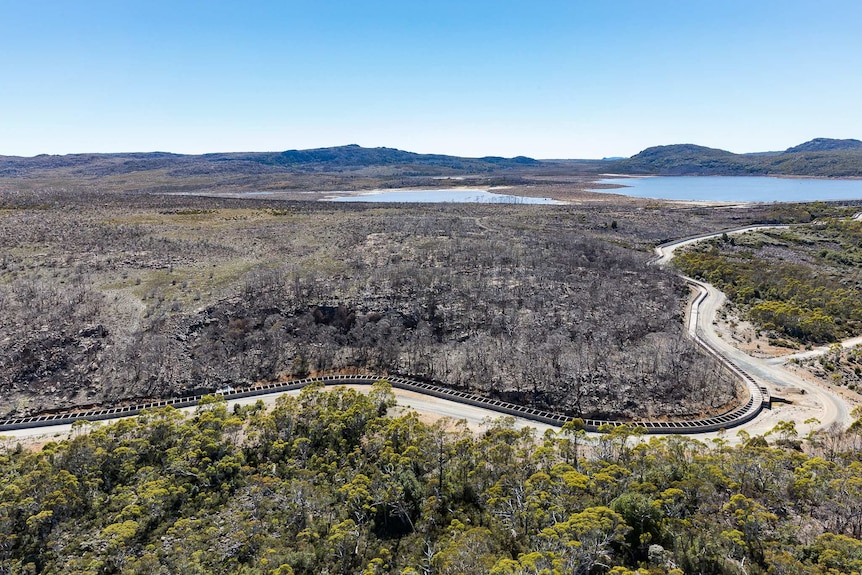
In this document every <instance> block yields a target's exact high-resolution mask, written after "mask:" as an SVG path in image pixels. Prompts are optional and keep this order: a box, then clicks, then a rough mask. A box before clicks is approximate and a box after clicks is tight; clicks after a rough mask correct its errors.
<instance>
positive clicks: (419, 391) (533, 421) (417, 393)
mask: <svg viewBox="0 0 862 575" xmlns="http://www.w3.org/2000/svg"><path fill="white" fill-rule="evenodd" d="M781 227H788V226H749V227H746V228H738V229H734V230H726V231H720V232H716V233H711V234H704V235H701V236H695V237H689V238H684V239H681V240H677V241H673V242H669V243H666V244H663V245H661V246H658V247H657V248H656V254H657V257H656V259H655V260H653V263H654V264H656V265H667V264H669V263H670V261H671V260H672V259H673V255H674V252H675V251H676V250H677V249H680V248H682V247H685V246H688V245H691V244H693V243H695V242H699V241H703V240H707V239H710V238H714V237H718V236H721V235H723V234H727V235H733V234H740V233H744V232H749V231H756V230H762V229H769V228H772V229H774V228H781ZM685 279H686V281H687V282H689V284H690V285H691V286H692V287H693V288H694V289H695V290H696V291H697V292H698V293H697V296H696V297H694V298H693V299H692V300H691V301H690V307H689V312H688V314H687V315H688V319H689V322H688V329H689V333H690V335H691V336H692V338H693V339H694V340H695V341H696V342H697V343H699V344H700V345H701V346H703V347H704V348H705V349H706V351H707V353H710V354H711V355H713V356H715V357H716V358H718V359H719V360H720V361H722V362H723V363H724V364H725V365H726V366H727V367H728V368H729V369H731V370H732V371H734V372H735V373H736V374H737V375H738V376H740V377H741V378H742V380H743V381H744V382H745V383H746V384H747V386H748V394H749V396H750V400H749V401H748V403H747V404H746V405H744V406H742V407H741V408H738V409H736V410H734V411H733V412H731V413H729V414H727V415H725V416H719V417H716V418H709V419H707V420H702V421H696V422H689V424H688V425H686V424H674V423H670V424H668V423H651V422H643V423H642V424H643V425H645V426H647V427H648V428H649V431H650V433H651V434H656V435H666V434H679V433H685V434H688V435H691V436H694V437H697V438H699V439H704V440H709V439H712V438H716V437H719V436H721V437H725V438H726V439H728V440H731V441H734V438H733V437H732V436H726V435H725V432H724V431H717V430H718V429H719V428H724V427H728V428H729V427H733V429H734V431H739V430H744V431H745V432H747V433H748V434H750V435H761V434H764V433H766V432H767V431H769V430H770V429H772V428H773V427H774V426H775V425H776V424H777V423H778V422H779V421H792V422H793V423H795V424H796V428H797V430H798V431H799V432H800V434H804V433H806V432H807V431H809V430H810V429H812V428H815V427H818V428H819V427H828V426H830V425H833V424H837V425H840V426H842V427H846V426H848V425H849V424H850V423H852V417H851V415H850V409H849V408H848V405H847V402H846V401H845V400H844V399H843V398H842V397H840V396H839V395H838V394H836V393H835V392H834V391H832V390H829V389H827V388H826V387H825V386H822V385H819V384H816V383H812V382H808V381H806V380H804V379H802V378H801V377H799V376H797V375H795V374H793V373H791V372H789V371H788V370H787V369H785V367H784V363H785V362H786V357H785V358H782V359H778V360H776V359H772V358H771V359H758V358H754V357H751V356H749V355H748V354H746V353H745V352H743V351H741V350H739V349H736V348H735V347H733V346H732V345H730V344H729V343H728V342H726V341H725V340H723V339H722V338H721V337H720V336H719V334H718V333H717V332H716V331H715V328H714V321H715V317H716V313H717V311H718V310H719V308H720V307H721V306H722V304H723V303H724V301H725V296H724V294H723V293H722V292H721V291H719V290H718V289H716V288H715V287H714V286H712V285H710V284H707V283H705V282H701V281H698V280H695V279H693V278H687V277H686V278H685ZM324 379H326V380H327V381H326V383H328V384H339V383H342V384H347V385H357V384H365V385H364V387H365V389H367V383H369V382H370V381H362V380H363V379H367V380H370V379H371V377H365V378H363V377H362V376H355V377H350V376H329V377H327V378H324ZM389 379H390V380H393V392H394V394H395V397H396V400H397V401H398V404H399V409H412V410H415V411H417V412H419V413H420V414H421V415H423V416H425V417H430V418H441V417H448V418H452V419H456V420H459V419H464V420H466V421H467V424H468V426H469V427H471V428H474V429H481V428H482V427H484V426H486V425H487V422H488V420H490V419H494V418H497V417H499V416H500V415H501V413H504V414H507V415H512V416H513V417H514V418H515V426H516V427H519V428H520V427H533V428H536V429H538V430H539V431H540V432H543V431H544V430H546V429H558V428H559V427H560V425H561V424H562V422H563V421H565V418H563V417H562V416H559V415H556V414H551V413H546V412H540V411H538V410H534V409H530V408H525V407H523V406H515V405H512V404H504V403H503V402H494V401H490V400H486V399H481V398H476V397H475V396H470V395H469V394H464V393H461V392H452V391H450V390H444V389H442V388H439V387H436V386H433V385H428V384H422V383H418V382H415V381H412V380H410V379H406V378H398V377H396V378H389ZM395 380H397V381H395ZM302 385H304V383H298V382H294V383H291V384H273V385H271V386H268V387H267V388H264V389H257V390H254V391H250V390H246V391H242V392H237V393H232V394H228V395H227V400H228V403H229V405H231V406H232V405H233V404H240V405H244V404H251V403H255V402H256V401H258V400H263V401H264V402H265V403H273V402H274V401H275V399H276V398H277V397H278V396H279V395H282V394H284V393H299V388H301V387H302ZM269 390H271V391H269ZM790 394H792V402H789V403H788V402H787V396H788V395H790ZM770 395H771V396H777V397H779V398H781V401H780V402H779V403H776V402H773V405H774V408H773V409H761V407H762V406H764V405H769V401H770ZM194 404H196V400H195V398H185V399H176V400H168V401H162V402H156V404H153V405H151V406H152V407H158V406H160V405H175V406H176V407H178V408H180V409H185V410H193V409H195V407H194ZM491 404H493V405H491ZM143 407H147V406H143ZM97 411H98V410H97ZM128 416H133V413H128V414H126V415H124V414H123V413H122V410H103V411H102V412H99V413H97V416H96V417H91V419H97V420H104V421H114V420H116V419H121V418H123V417H128ZM54 418H56V420H57V423H56V424H55V423H53V421H54ZM62 418H63V416H50V417H47V418H46V417H42V418H29V419H32V420H33V421H32V422H31V421H22V422H19V423H17V424H15V425H5V426H2V425H0V429H2V428H4V427H5V429H4V430H3V431H0V434H2V435H3V436H6V437H10V438H12V439H13V440H14V439H23V438H29V439H31V440H32V439H33V438H43V439H51V438H57V437H65V436H67V435H68V434H69V433H70V432H71V430H72V425H71V424H70V423H69V422H68V417H66V419H67V420H66V421H62ZM725 422H726V423H727V425H725ZM3 423H8V422H0V424H3ZM587 423H588V429H595V428H596V427H598V425H600V424H602V423H605V422H601V421H592V420H588V421H587ZM610 423H616V422H610ZM736 440H738V438H737V439H736Z"/></svg>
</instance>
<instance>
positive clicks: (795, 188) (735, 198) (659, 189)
mask: <svg viewBox="0 0 862 575" xmlns="http://www.w3.org/2000/svg"><path fill="white" fill-rule="evenodd" d="M600 183H602V184H619V185H623V186H628V187H626V188H617V189H613V190H607V189H604V190H593V191H596V192H609V193H614V194H623V195H626V196H634V197H636V198H655V199H661V200H703V201H713V202H810V201H816V200H858V199H862V180H817V179H808V178H769V177H755V176H654V177H648V178H610V179H606V180H601V181H600Z"/></svg>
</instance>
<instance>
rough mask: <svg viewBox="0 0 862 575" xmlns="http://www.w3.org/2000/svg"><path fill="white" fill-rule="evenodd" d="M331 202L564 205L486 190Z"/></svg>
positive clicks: (385, 194) (393, 193)
mask: <svg viewBox="0 0 862 575" xmlns="http://www.w3.org/2000/svg"><path fill="white" fill-rule="evenodd" d="M328 201H330V202H431V203H441V202H457V203H480V204H562V203H563V202H558V201H556V200H552V199H550V198H528V197H524V196H510V195H508V194H495V193H493V192H488V191H486V190H465V189H458V190H388V191H383V190H380V191H375V192H367V193H364V194H362V195H359V196H343V197H338V198H329V200H328Z"/></svg>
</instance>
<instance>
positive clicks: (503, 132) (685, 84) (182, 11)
mask: <svg viewBox="0 0 862 575" xmlns="http://www.w3.org/2000/svg"><path fill="white" fill-rule="evenodd" d="M0 7H2V10H0V111H1V112H0V114H2V115H0V154H5V155H24V156H29V155H35V154H39V153H52V154H58V153H71V152H118V151H155V150H161V151H170V152H181V153H200V152H215V151H263V150H286V149H293V148H313V147H322V146H334V145H342V144H350V143H356V144H360V145H363V146H389V147H396V148H401V149H406V150H410V151H415V152H434V153H449V154H458V155H466V156H483V155H503V156H513V155H527V156H532V157H537V158H596V157H603V156H616V155H621V156H627V155H631V154H634V153H637V152H638V151H640V150H641V149H643V148H645V147H648V146H651V145H657V144H671V143H697V144H702V145H707V146H712V147H719V148H724V149H729V150H731V151H734V152H751V151H763V150H774V149H784V148H787V147H789V146H791V145H795V144H798V143H801V142H803V141H805V140H809V139H811V138H814V137H821V136H822V137H835V138H860V139H862V72H860V70H862V28H860V27H862V1H860V0H818V1H816V2H815V1H814V0H805V1H801V0H745V1H740V0H710V1H707V0H703V1H701V0H678V1H662V0H622V1H611V0H589V1H587V0H566V1H555V0H554V1H542V0H532V1H530V2H528V1H507V0H494V1H485V0H480V1H475V0H459V1H449V0H444V1H421V0H399V1H379V2H371V1H364V0H354V1H349V2H348V1H326V0H318V1H293V0H277V1H276V0H246V1H242V2H240V1H237V2H231V3H226V2H222V3H220V2H213V1H211V0H210V1H207V2H197V1H182V0H171V1H163V0H146V1H138V0H110V1H88V0H79V1H74V2H73V1H69V0H60V1H44V0H26V1H25V0H0Z"/></svg>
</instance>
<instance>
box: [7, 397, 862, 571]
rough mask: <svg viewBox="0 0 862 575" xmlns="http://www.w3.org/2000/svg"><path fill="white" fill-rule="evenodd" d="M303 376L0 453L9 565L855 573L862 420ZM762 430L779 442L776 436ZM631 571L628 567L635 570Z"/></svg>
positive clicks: (861, 550) (860, 550)
mask: <svg viewBox="0 0 862 575" xmlns="http://www.w3.org/2000/svg"><path fill="white" fill-rule="evenodd" d="M392 404H393V401H392V396H391V393H390V392H389V390H388V386H387V385H386V384H385V383H379V384H377V385H376V386H375V387H374V389H373V390H372V391H371V392H370V393H369V394H368V395H364V394H360V393H358V392H355V391H351V390H347V389H335V390H333V391H330V392H324V391H323V390H322V388H320V387H309V388H306V389H305V390H303V391H302V393H301V394H300V395H299V396H298V397H297V396H283V397H282V398H280V399H279V400H278V402H277V405H276V407H275V408H274V409H272V410H271V411H267V410H266V409H265V408H264V407H263V405H262V404H261V403H258V404H257V405H254V406H250V407H237V408H234V409H233V410H228V409H227V408H226V405H225V404H224V403H223V402H221V401H218V400H216V399H215V398H209V399H207V400H205V401H204V402H202V404H201V405H200V407H199V408H198V409H197V412H196V413H195V414H194V415H193V416H191V417H183V416H182V415H181V414H180V413H179V412H177V411H175V410H173V409H170V408H167V409H164V410H159V411H155V412H151V413H147V414H144V415H142V416H141V417H139V418H136V419H128V420H124V421H121V422H118V423H116V424H113V425H110V426H98V425H96V426H94V425H91V424H86V425H83V426H76V427H75V428H74V429H73V431H72V432H71V436H70V438H69V439H66V440H62V441H60V442H58V443H49V444H47V445H45V446H44V448H43V449H42V450H41V451H40V452H38V453H29V452H26V451H23V450H21V449H20V448H16V447H15V446H14V443H13V442H11V441H8V440H7V441H6V442H5V443H3V444H2V448H0V472H2V488H0V573H3V574H7V573H8V574H11V573H41V574H46V575H47V574H53V573H63V574H67V573H69V574H70V573H87V574H113V573H124V574H125V573H127V574H132V573H134V574H136V575H137V574H162V573H215V574H228V573H231V574H232V573H242V574H248V575H251V574H280V575H285V574H289V573H295V574H297V575H301V574H308V575H312V574H314V575H318V574H324V573H329V574H336V573H338V574H353V573H362V574H363V575H374V574H383V573H396V574H402V575H406V574H419V573H422V574H425V575H431V574H435V575H437V574H439V575H455V574H464V575H472V574H477V575H478V574H487V573H492V574H495V575H516V574H518V575H521V574H524V575H526V574H536V573H543V574H548V575H554V574H570V573H575V574H582V575H589V574H600V573H613V574H615V575H635V573H637V574H638V575H642V574H644V573H648V574H653V575H659V574H681V573H703V574H728V575H736V574H740V573H747V574H750V575H758V574H765V573H789V574H803V573H806V574H815V575H827V574H828V575H834V574H839V573H854V572H859V571H860V569H862V541H860V540H859V537H860V535H862V503H860V502H862V461H860V457H859V453H860V452H859V448H860V446H862V434H860V429H862V426H860V425H859V424H858V422H857V424H854V425H853V426H852V427H851V428H850V429H849V430H848V431H847V432H840V431H835V430H832V431H829V432H814V433H811V434H808V435H807V436H805V437H799V436H798V434H797V430H796V429H795V428H794V427H793V426H792V425H791V424H786V423H782V424H780V425H779V426H777V427H776V428H775V429H774V430H773V431H772V432H771V433H770V434H768V435H767V437H760V436H757V437H748V436H745V437H744V438H743V439H744V441H743V443H742V444H741V445H739V446H730V445H728V444H727V443H726V442H725V441H724V440H722V439H718V440H715V441H714V442H713V444H712V445H706V444H704V443H701V442H698V441H696V440H692V439H688V438H683V437H669V438H664V439H652V440H650V441H636V437H635V436H636V434H637V431H638V430H636V429H630V428H625V427H622V428H616V429H615V430H613V431H612V432H611V433H609V434H606V435H602V436H599V437H593V438H590V437H587V436H586V435H584V434H583V432H582V431H579V430H578V426H577V422H574V423H573V424H570V425H569V426H567V427H566V428H564V429H563V430H561V431H560V432H558V433H552V432H548V433H546V434H545V435H543V436H541V437H537V436H536V435H535V434H534V433H533V432H532V431H530V430H517V429H515V428H513V427H512V426H511V423H510V422H507V421H506V420H500V421H498V422H496V423H494V424H491V425H490V426H489V427H488V428H487V430H486V431H485V432H484V433H482V434H481V435H474V434H473V433H471V432H469V431H467V430H466V429H464V428H463V427H462V426H460V425H457V424H452V423H451V422H448V423H447V422H445V421H444V422H441V423H438V424H433V425H429V424H425V423H422V422H421V421H420V420H419V419H418V418H417V416H416V415H415V414H410V413H408V414H403V415H399V416H397V417H389V416H386V415H385V414H386V412H387V409H388V408H390V407H391V406H392ZM769 442H771V444H770V443H769ZM635 570H637V571H635Z"/></svg>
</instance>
